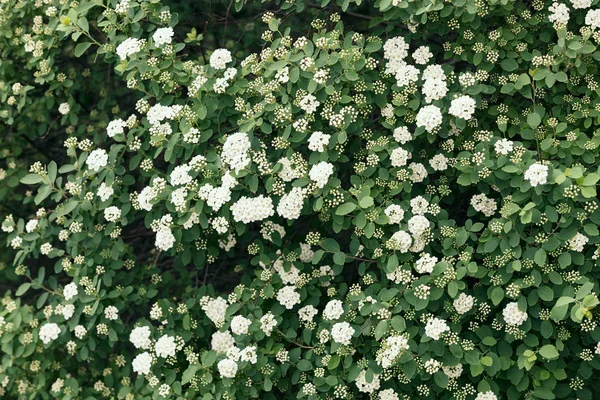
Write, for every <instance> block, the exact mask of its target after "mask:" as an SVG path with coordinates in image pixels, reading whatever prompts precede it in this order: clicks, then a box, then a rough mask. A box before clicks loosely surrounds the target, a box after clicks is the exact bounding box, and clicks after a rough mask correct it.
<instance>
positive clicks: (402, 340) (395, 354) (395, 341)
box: [375, 335, 408, 368]
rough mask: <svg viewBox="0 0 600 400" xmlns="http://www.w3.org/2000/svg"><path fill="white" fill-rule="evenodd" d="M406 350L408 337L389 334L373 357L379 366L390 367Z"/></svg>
mask: <svg viewBox="0 0 600 400" xmlns="http://www.w3.org/2000/svg"><path fill="white" fill-rule="evenodd" d="M406 350H408V339H407V338H406V337H405V336H401V335H394V336H390V337H388V338H387V339H385V340H384V341H383V343H382V344H381V347H380V348H379V350H378V351H377V356H376V357H375V358H376V360H377V363H378V364H379V365H381V367H383V368H390V367H392V366H393V365H394V364H395V363H396V361H397V360H398V358H399V357H400V356H401V355H402V353H404V352H405V351H406Z"/></svg>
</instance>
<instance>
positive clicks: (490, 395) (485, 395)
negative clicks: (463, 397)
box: [475, 390, 498, 400]
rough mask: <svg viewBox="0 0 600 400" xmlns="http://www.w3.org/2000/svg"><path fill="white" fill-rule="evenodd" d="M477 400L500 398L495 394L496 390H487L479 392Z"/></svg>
mask: <svg viewBox="0 0 600 400" xmlns="http://www.w3.org/2000/svg"><path fill="white" fill-rule="evenodd" d="M475 400H498V397H497V396H496V395H495V394H494V392H492V391H491V390H488V391H487V392H479V393H477V397H475Z"/></svg>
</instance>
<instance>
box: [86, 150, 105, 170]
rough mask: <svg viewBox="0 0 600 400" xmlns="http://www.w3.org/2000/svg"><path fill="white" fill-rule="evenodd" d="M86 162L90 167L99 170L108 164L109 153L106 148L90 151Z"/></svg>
mask: <svg viewBox="0 0 600 400" xmlns="http://www.w3.org/2000/svg"><path fill="white" fill-rule="evenodd" d="M85 163H86V164H87V166H88V168H89V169H91V170H92V171H94V172H98V171H100V169H102V168H104V167H106V165H107V164H108V153H106V150H104V149H96V150H94V151H92V152H91V153H90V155H89V156H88V157H87V159H86V160H85Z"/></svg>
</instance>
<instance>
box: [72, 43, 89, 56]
mask: <svg viewBox="0 0 600 400" xmlns="http://www.w3.org/2000/svg"><path fill="white" fill-rule="evenodd" d="M92 44H93V43H91V42H81V43H78V44H77V46H75V50H74V51H73V54H74V55H75V57H78V58H79V57H81V56H82V55H83V53H85V52H86V50H87V49H89V48H90V46H91V45H92Z"/></svg>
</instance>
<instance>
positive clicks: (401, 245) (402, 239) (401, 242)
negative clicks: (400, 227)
mask: <svg viewBox="0 0 600 400" xmlns="http://www.w3.org/2000/svg"><path fill="white" fill-rule="evenodd" d="M411 244H412V237H411V236H410V234H409V233H407V232H404V231H398V232H396V233H394V234H393V235H392V237H391V238H390V240H388V242H387V243H386V246H387V247H388V248H390V249H392V250H399V251H400V252H401V253H406V252H407V251H408V249H410V245H411Z"/></svg>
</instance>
